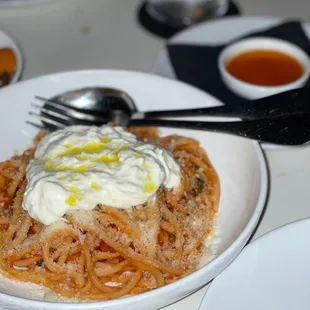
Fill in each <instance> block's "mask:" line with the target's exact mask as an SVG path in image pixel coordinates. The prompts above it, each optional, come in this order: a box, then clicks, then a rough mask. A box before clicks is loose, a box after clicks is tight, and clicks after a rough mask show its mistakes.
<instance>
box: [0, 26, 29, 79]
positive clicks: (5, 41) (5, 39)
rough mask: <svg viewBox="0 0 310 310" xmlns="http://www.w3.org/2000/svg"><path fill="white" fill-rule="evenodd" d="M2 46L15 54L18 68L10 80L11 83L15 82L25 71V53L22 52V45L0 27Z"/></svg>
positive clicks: (0, 47)
mask: <svg viewBox="0 0 310 310" xmlns="http://www.w3.org/2000/svg"><path fill="white" fill-rule="evenodd" d="M2 48H9V49H11V50H12V51H13V53H14V54H15V57H16V69H15V72H14V73H13V76H12V78H11V80H10V82H9V84H15V83H16V82H18V80H19V79H20V78H21V75H22V73H23V69H24V60H23V54H22V51H21V49H20V47H19V46H18V44H17V43H16V42H15V40H14V39H13V38H12V37H11V36H10V35H8V34H7V33H6V32H4V31H3V30H1V29H0V49H2Z"/></svg>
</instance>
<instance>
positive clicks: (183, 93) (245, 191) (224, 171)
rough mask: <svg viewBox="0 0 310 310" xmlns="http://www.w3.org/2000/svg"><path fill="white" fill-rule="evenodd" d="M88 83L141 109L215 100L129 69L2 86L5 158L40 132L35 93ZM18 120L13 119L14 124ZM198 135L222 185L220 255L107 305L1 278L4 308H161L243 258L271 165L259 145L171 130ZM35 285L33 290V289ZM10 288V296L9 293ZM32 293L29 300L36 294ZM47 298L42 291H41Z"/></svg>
mask: <svg viewBox="0 0 310 310" xmlns="http://www.w3.org/2000/svg"><path fill="white" fill-rule="evenodd" d="M88 86H107V87H116V88H120V89H122V90H124V91H125V92H127V93H128V94H129V95H130V96H131V97H132V98H133V99H134V101H135V102H136V104H137V107H138V108H139V109H140V110H143V109H150V110H152V109H154V108H157V109H169V108H189V107H190V106H191V102H195V103H196V104H197V106H204V105H205V104H206V103H207V104H210V105H214V104H217V103H218V102H217V100H216V99H214V98H213V97H211V96H209V95H207V94H205V93H203V92H201V91H199V90H197V89H195V88H193V87H191V86H188V85H186V84H183V83H180V82H177V81H173V80H170V79H165V78H162V77H158V76H152V75H148V74H142V73H134V72H125V71H105V70H98V71H80V72H70V73H60V74H54V75H49V76H44V77H39V78H36V79H33V80H28V81H24V82H21V83H17V84H15V85H13V86H9V87H6V88H3V89H2V90H0V99H1V100H0V102H1V104H0V132H2V134H0V145H1V146H2V147H1V148H0V160H3V159H5V158H7V157H9V156H11V155H12V153H13V150H15V149H18V150H22V149H24V148H25V147H27V146H28V145H29V144H30V142H31V139H32V137H33V136H34V135H35V133H36V130H35V129H34V128H32V127H30V126H29V125H27V124H25V121H26V120H27V119H29V116H28V111H29V110H30V109H31V106H30V104H31V102H34V101H35V99H34V96H35V95H38V96H42V97H47V98H49V97H52V96H54V95H56V94H59V93H62V92H64V91H67V90H73V89H77V88H81V87H88ZM12 119H14V122H13V121H12ZM162 132H163V134H168V133H173V132H177V133H178V134H181V135H187V136H192V137H195V138H196V139H198V140H199V141H200V142H201V143H202V145H203V146H204V147H205V149H206V150H207V152H208V154H209V156H210V159H211V161H212V163H213V164H214V167H215V169H216V170H217V172H218V174H219V177H220V182H221V199H220V211H219V225H220V240H219V244H218V256H217V258H215V259H214V260H213V261H212V262H210V263H209V264H208V265H206V266H205V267H203V268H201V269H199V270H198V271H196V272H194V273H192V274H191V275H189V276H187V277H185V278H183V279H181V280H179V281H177V282H175V283H173V284H170V285H166V286H164V287H162V288H160V289H156V290H154V291H151V292H148V293H144V294H141V295H138V296H134V297H129V298H123V299H119V300H114V301H108V302H101V303H87V304H85V303H77V304H70V303H62V304H59V305H57V306H56V305H55V304H52V303H47V302H38V301H32V300H25V299H21V298H18V297H12V295H15V296H19V297H29V294H30V293H31V296H32V298H33V296H36V297H37V298H40V294H39V292H40V290H38V289H36V287H32V286H29V285H28V286H26V288H25V286H23V288H21V286H20V285H18V284H15V283H13V284H12V282H10V281H4V279H0V284H1V285H0V292H1V293H0V306H2V305H3V306H7V305H8V304H10V306H11V308H10V309H19V310H20V309H40V310H42V309H49V310H51V309H55V308H56V307H57V309H84V310H85V309H118V310H119V309H126V310H138V309H143V310H144V309H148V310H152V309H158V308H160V307H163V306H165V305H168V304H170V303H172V302H175V301H177V300H178V299H180V298H182V297H184V296H186V295H188V294H189V293H191V292H193V291H195V290H197V289H198V288H200V287H202V286H203V285H204V284H206V283H207V282H209V281H210V280H212V279H213V278H214V277H215V276H217V275H218V274H219V273H220V272H221V271H222V270H223V269H224V268H226V267H227V266H228V264H229V263H230V262H231V261H232V260H233V259H234V258H235V257H236V256H237V255H238V253H239V252H240V251H241V249H242V248H243V246H244V245H245V243H246V242H247V240H248V239H249V237H250V235H251V233H252V232H253V230H254V229H255V227H256V225H257V223H258V220H259V218H260V216H261V213H262V210H263V207H264V204H265V199H266V193H267V187H268V179H267V169H266V164H265V159H264V157H263V153H262V151H261V149H260V147H259V145H258V143H255V142H252V141H250V140H246V139H242V138H237V137H233V136H229V135H222V134H213V133H207V132H199V131H191V130H174V129H165V130H163V131H162ZM28 287H29V289H30V288H31V292H29V290H28ZM5 293H8V294H9V295H7V294H5ZM31 296H30V297H31ZM41 297H42V294H41Z"/></svg>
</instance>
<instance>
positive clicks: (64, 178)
mask: <svg viewBox="0 0 310 310" xmlns="http://www.w3.org/2000/svg"><path fill="white" fill-rule="evenodd" d="M179 183H180V167H179V165H178V164H177V163H176V161H175V160H174V158H173V156H172V154H171V153H170V152H169V151H167V150H165V149H163V148H161V147H159V146H157V145H154V144H150V143H143V142H141V141H138V140H137V138H136V136H135V135H133V134H131V133H129V132H126V131H125V130H124V129H123V128H122V127H112V126H103V127H87V126H71V127H67V128H65V129H62V130H58V131H55V132H53V133H51V134H49V135H47V136H46V137H44V138H43V139H42V140H41V142H40V143H39V144H38V146H37V148H36V152H35V158H34V160H32V161H31V162H30V163H29V165H28V169H27V187H26V191H25V194H24V199H23V205H22V206H23V208H24V209H25V210H26V211H28V213H29V215H30V216H31V217H32V218H33V219H35V220H37V221H40V222H41V223H43V224H45V225H50V224H52V223H54V222H56V221H57V220H59V219H60V218H61V217H62V216H63V215H65V214H66V212H67V211H68V210H74V209H84V210H90V209H94V208H95V207H96V205H98V204H104V205H108V206H112V207H115V208H124V209H126V208H130V207H132V206H135V205H139V204H143V203H145V202H146V201H148V200H149V199H152V198H153V197H154V196H155V195H156V191H157V189H158V188H159V187H160V186H161V185H164V186H165V187H167V188H168V189H173V188H176V187H177V186H178V185H179Z"/></svg>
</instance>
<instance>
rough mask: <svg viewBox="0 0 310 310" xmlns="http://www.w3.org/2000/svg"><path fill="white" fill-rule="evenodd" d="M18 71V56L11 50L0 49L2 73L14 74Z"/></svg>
mask: <svg viewBox="0 0 310 310" xmlns="http://www.w3.org/2000/svg"><path fill="white" fill-rule="evenodd" d="M15 69H16V56H15V54H14V52H13V51H12V50H11V49H9V48H2V49H0V73H3V72H8V73H12V72H14V71H15Z"/></svg>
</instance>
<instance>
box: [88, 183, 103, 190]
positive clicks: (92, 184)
mask: <svg viewBox="0 0 310 310" xmlns="http://www.w3.org/2000/svg"><path fill="white" fill-rule="evenodd" d="M90 187H91V188H92V189H94V190H96V191H99V190H100V189H101V188H102V187H101V186H100V185H99V184H98V183H96V182H92V183H91V184H90Z"/></svg>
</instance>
